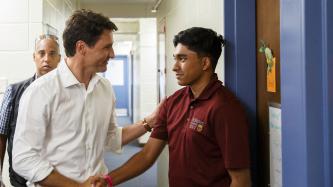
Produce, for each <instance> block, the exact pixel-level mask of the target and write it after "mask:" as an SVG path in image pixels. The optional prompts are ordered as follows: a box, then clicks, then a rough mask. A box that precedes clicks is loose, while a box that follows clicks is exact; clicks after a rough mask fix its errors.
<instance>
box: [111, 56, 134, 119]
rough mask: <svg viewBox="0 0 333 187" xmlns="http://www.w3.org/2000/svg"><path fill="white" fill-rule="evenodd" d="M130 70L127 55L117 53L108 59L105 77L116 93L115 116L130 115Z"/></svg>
mask: <svg viewBox="0 0 333 187" xmlns="http://www.w3.org/2000/svg"><path fill="white" fill-rule="evenodd" d="M130 72H131V71H130V68H129V60H128V56H126V55H119V56H116V57H115V58H114V59H110V60H109V63H108V69H107V71H106V72H105V77H106V78H107V79H109V80H110V82H111V84H112V86H113V89H114V91H115V94H116V113H117V116H129V115H130V108H129V107H130V104H129V103H130V99H131V98H130V93H131V88H130V84H129V81H130V78H129V77H130Z"/></svg>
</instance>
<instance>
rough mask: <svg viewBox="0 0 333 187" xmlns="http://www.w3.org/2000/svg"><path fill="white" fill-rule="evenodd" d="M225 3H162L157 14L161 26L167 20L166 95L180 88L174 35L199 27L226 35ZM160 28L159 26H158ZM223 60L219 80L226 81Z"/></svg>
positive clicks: (167, 0)
mask: <svg viewBox="0 0 333 187" xmlns="http://www.w3.org/2000/svg"><path fill="white" fill-rule="evenodd" d="M223 2H224V1H221V0H209V1H202V0H182V1H178V0H165V1H162V3H161V5H160V7H159V8H158V12H157V22H158V23H159V24H161V23H162V22H163V21H162V20H163V19H165V29H166V31H165V32H166V42H165V43H166V69H167V73H166V85H167V87H166V94H167V95H170V94H172V93H173V92H174V91H175V90H177V89H179V88H180V87H179V86H178V85H177V81H176V79H175V76H174V73H173V72H172V65H173V56H172V54H173V50H174V47H173V44H172V40H173V37H174V35H176V34H177V33H178V32H179V31H181V30H184V29H187V28H190V27H194V26H198V27H206V28H211V29H213V30H215V31H216V32H217V33H218V34H222V35H223V33H224V26H223V19H222V18H223V15H224V13H223V10H224V9H223ZM158 27H159V26H158ZM222 59H223V58H220V60H219V63H218V66H217V67H216V72H217V73H218V76H219V79H220V80H224V73H223V72H224V68H223V62H222V61H223V60H222Z"/></svg>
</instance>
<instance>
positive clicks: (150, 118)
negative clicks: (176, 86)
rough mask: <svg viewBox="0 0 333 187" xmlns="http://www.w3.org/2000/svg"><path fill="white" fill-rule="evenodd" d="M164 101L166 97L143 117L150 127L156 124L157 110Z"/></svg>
mask: <svg viewBox="0 0 333 187" xmlns="http://www.w3.org/2000/svg"><path fill="white" fill-rule="evenodd" d="M165 101H166V99H163V100H162V101H161V102H160V103H159V104H158V106H157V107H156V108H155V110H154V111H153V112H152V113H151V114H150V115H148V116H146V117H145V120H146V122H147V123H148V125H149V126H150V127H151V128H154V127H155V126H156V123H157V118H158V114H159V111H160V109H161V107H162V105H163V103H164V102H165Z"/></svg>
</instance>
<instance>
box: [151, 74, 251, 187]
mask: <svg viewBox="0 0 333 187" xmlns="http://www.w3.org/2000/svg"><path fill="white" fill-rule="evenodd" d="M158 121H159V122H158V126H157V127H156V128H155V129H154V131H153V132H152V134H151V137H153V138H158V139H162V140H166V141H168V145H169V185H170V187H184V186H191V187H197V186H210V187H227V186H228V187H229V186H230V182H231V179H230V177H229V175H228V173H227V169H236V168H237V169H239V168H249V167H250V159H249V137H248V135H249V132H248V127H249V126H248V123H247V119H246V116H245V112H244V110H243V108H242V107H241V105H240V103H239V101H238V100H237V98H236V97H235V96H234V95H233V94H232V93H231V92H230V91H228V90H227V89H226V88H225V87H224V86H223V85H222V83H221V82H220V81H219V80H218V79H217V76H216V75H215V74H214V76H213V78H212V80H211V82H210V83H209V85H208V86H207V87H206V88H205V89H204V91H203V92H202V93H201V95H200V96H199V97H198V98H197V99H194V97H193V94H192V92H191V89H190V87H185V88H183V89H180V90H178V91H177V92H175V93H174V94H173V95H171V96H170V97H169V98H167V100H166V102H165V103H164V105H163V107H162V109H161V110H160V113H159V119H158Z"/></svg>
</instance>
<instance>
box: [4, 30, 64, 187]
mask: <svg viewBox="0 0 333 187" xmlns="http://www.w3.org/2000/svg"><path fill="white" fill-rule="evenodd" d="M60 58H61V56H60V53H59V44H58V38H57V37H56V36H54V35H45V34H44V35H40V36H39V37H38V38H37V39H36V42H35V48H34V53H33V60H34V62H35V66H36V73H35V74H34V75H33V76H32V77H31V78H29V79H27V80H24V81H21V82H18V83H15V84H11V85H9V86H8V87H7V89H6V92H5V94H4V98H3V101H2V104H1V108H0V159H1V168H2V164H3V159H4V155H5V150H6V143H7V140H8V148H7V150H8V157H9V177H10V183H11V184H12V185H13V186H15V187H25V186H26V180H25V179H24V178H22V177H21V176H19V175H18V174H17V173H15V171H14V170H13V167H12V149H13V139H14V133H15V127H16V120H17V114H18V109H19V102H20V98H21V96H22V94H23V92H24V90H25V89H26V88H27V87H28V86H29V85H30V84H31V83H32V82H33V81H34V80H36V79H37V78H38V77H40V76H43V75H45V74H46V73H48V72H50V71H51V70H53V69H55V68H56V67H57V65H58V63H59V62H60Z"/></svg>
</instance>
